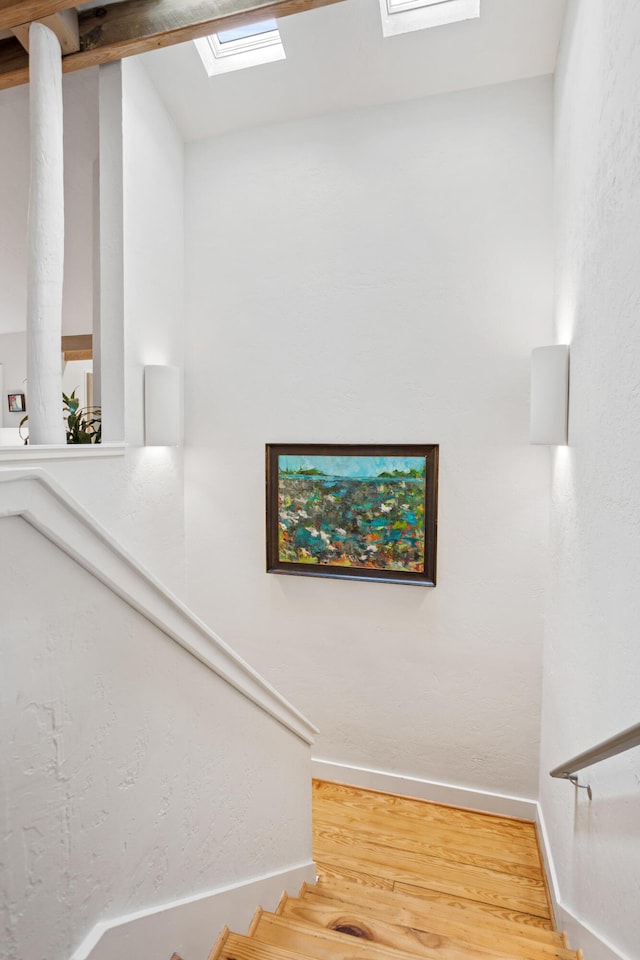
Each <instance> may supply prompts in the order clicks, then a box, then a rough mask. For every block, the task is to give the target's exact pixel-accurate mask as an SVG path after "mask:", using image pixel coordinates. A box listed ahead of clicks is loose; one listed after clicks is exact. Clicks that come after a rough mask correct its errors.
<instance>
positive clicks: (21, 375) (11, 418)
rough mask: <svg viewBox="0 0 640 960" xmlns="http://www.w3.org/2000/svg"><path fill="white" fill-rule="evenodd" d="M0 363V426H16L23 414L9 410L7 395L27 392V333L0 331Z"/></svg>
mask: <svg viewBox="0 0 640 960" xmlns="http://www.w3.org/2000/svg"><path fill="white" fill-rule="evenodd" d="M0 364H2V372H3V385H2V387H1V391H0V401H2V416H1V417H0V426H4V427H17V426H19V424H20V421H21V420H22V418H23V416H24V414H22V413H11V412H10V411H9V406H8V401H7V395H8V394H9V393H24V394H25V397H26V394H27V383H26V380H27V335H26V333H24V332H21V333H0Z"/></svg>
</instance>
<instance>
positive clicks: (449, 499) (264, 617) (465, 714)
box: [185, 79, 552, 796]
mask: <svg viewBox="0 0 640 960" xmlns="http://www.w3.org/2000/svg"><path fill="white" fill-rule="evenodd" d="M551 127H552V113H551V83H550V81H549V80H548V79H538V80H533V81H524V82H519V83H514V84H507V85H503V86H498V87H493V88H484V89H481V90H475V91H471V92H466V93H460V94H453V95H447V96H439V97H433V98H431V99H425V100H419V101H414V102H411V103H404V104H399V105H393V106H384V107H380V108H375V109H370V110H362V111H356V112H345V113H341V114H335V115H332V116H330V117H326V118H322V119H315V120H309V121H304V122H299V123H291V124H286V125H282V126H275V127H262V128H259V129H255V130H251V131H248V132H244V133H239V134H234V135H229V136H225V137H221V138H218V139H214V140H210V141H207V142H201V143H197V144H192V145H190V146H189V147H188V151H187V181H186V182H187V191H186V196H187V221H186V222H187V243H186V249H187V304H188V306H187V310H188V320H187V351H186V353H187V370H186V401H187V441H188V448H187V454H186V465H185V469H186V474H185V477H186V480H185V496H186V516H187V546H188V550H187V553H188V582H189V591H190V597H189V599H190V603H191V605H192V606H193V608H194V609H195V610H197V611H199V612H200V613H201V614H202V615H203V616H204V618H205V620H207V622H210V623H212V624H215V628H216V630H219V631H220V633H221V634H222V636H223V637H224V638H225V639H226V640H227V642H229V643H230V644H231V645H232V646H234V647H235V648H236V649H237V650H238V651H239V652H241V654H242V655H243V656H245V657H246V659H248V661H249V662H250V663H252V664H254V665H255V666H256V667H257V668H258V669H259V670H260V672H261V673H263V675H265V676H266V677H267V678H268V679H270V680H271V681H272V682H273V683H274V685H275V686H276V687H277V688H278V689H279V690H281V692H282V693H283V694H284V695H285V696H287V697H288V698H289V699H291V700H292V701H293V702H294V703H295V704H296V705H297V706H298V707H299V708H300V709H301V710H303V712H305V713H306V714H307V715H308V716H310V717H311V718H312V719H313V720H314V722H315V723H316V724H317V725H318V726H319V727H320V730H321V736H320V738H319V739H318V741H317V744H316V748H315V755H316V756H320V757H324V758H327V759H331V760H335V761H342V762H345V763H353V764H360V765H364V766H373V767H376V768H379V769H383V770H387V771H393V772H402V773H406V774H412V775H416V776H422V777H426V778H432V779H440V780H446V781H451V782H453V783H456V784H460V785H468V786H474V787H478V788H481V789H489V790H494V791H504V792H510V793H515V794H519V795H525V796H534V795H535V794H536V790H537V770H538V734H539V697H540V676H541V642H542V641H541V629H542V628H541V589H542V584H543V579H544V563H545V559H546V546H547V503H548V501H547V498H548V473H547V469H548V468H547V460H548V455H547V452H546V451H544V450H540V449H534V448H532V447H530V446H529V445H528V442H527V441H528V370H529V354H530V350H531V348H532V347H534V346H537V345H539V344H540V343H541V342H543V343H544V342H548V341H549V338H550V337H551V333H552V252H551V234H552V217H551V139H552V138H551ZM266 441H272V442H273V441H290V442H305V441H306V442H321V441H324V442H328V441H335V442H358V441H360V442H372V441H378V442H385V443H393V442H395V443H399V442H403V441H404V442H438V443H440V444H441V451H440V454H441V474H440V527H439V530H440V533H439V538H440V539H439V558H438V576H439V579H438V586H437V587H436V588H435V589H434V590H428V589H421V588H416V587H407V586H400V585H395V584H394V585H385V584H369V583H357V582H344V581H343V582H340V581H331V580H321V579H307V578H296V577H278V576H273V575H269V576H268V575H266V574H265V572H264V566H265V560H264V533H263V529H264V444H265V442H266Z"/></svg>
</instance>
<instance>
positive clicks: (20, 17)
mask: <svg viewBox="0 0 640 960" xmlns="http://www.w3.org/2000/svg"><path fill="white" fill-rule="evenodd" d="M77 4H78V0H0V30H12V29H13V28H14V27H19V26H20V25H21V24H23V23H31V21H32V20H42V19H43V17H50V16H52V15H53V14H54V13H59V12H60V11H61V10H70V9H71V7H75V6H77Z"/></svg>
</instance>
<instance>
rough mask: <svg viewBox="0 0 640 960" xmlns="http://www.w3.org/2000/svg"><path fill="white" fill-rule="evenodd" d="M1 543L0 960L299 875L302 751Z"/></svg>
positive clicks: (51, 551) (88, 596) (99, 604)
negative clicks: (265, 878) (232, 887)
mask: <svg viewBox="0 0 640 960" xmlns="http://www.w3.org/2000/svg"><path fill="white" fill-rule="evenodd" d="M0 528H1V529H0V559H1V562H2V569H3V575H2V579H1V580H0V607H1V609H2V633H1V637H0V644H1V647H2V650H1V655H2V662H3V665H4V666H3V669H2V671H1V674H0V703H1V708H2V718H1V719H2V731H3V736H2V738H1V743H0V752H1V757H0V766H1V768H2V795H3V801H2V811H3V812H2V818H3V819H2V829H1V831H0V860H1V861H2V864H3V870H2V879H1V881H0V888H1V896H0V900H1V901H2V904H3V911H4V916H3V921H2V930H3V940H2V956H3V957H6V958H7V960H35V958H36V957H46V958H47V960H68V957H69V956H70V954H71V953H72V952H73V950H74V949H75V948H77V947H78V946H79V944H80V942H81V941H82V940H83V938H84V937H85V936H86V935H87V934H88V933H89V931H90V930H91V929H92V927H93V926H94V924H95V923H96V922H98V921H99V920H109V919H115V918H118V917H120V916H121V915H123V914H129V913H133V912H135V911H136V910H140V909H147V908H149V907H152V906H156V905H161V904H165V903H168V902H171V901H173V900H175V899H181V898H184V897H187V896H191V895H195V894H198V893H204V892H206V891H207V890H211V889H214V888H217V887H219V886H223V885H224V884H229V883H233V882H236V881H240V880H244V879H249V878H253V877H256V876H260V875H261V874H265V873H269V872H273V871H276V870H278V869H280V868H286V867H289V866H291V865H292V864H298V863H300V862H301V861H303V860H307V859H309V858H310V856H311V850H310V795H309V794H310V781H309V776H308V747H307V746H306V744H304V743H303V742H302V741H301V740H299V739H298V738H297V737H295V736H294V735H293V734H291V733H290V732H288V731H287V730H285V729H284V727H281V726H280V725H279V724H278V723H277V722H276V721H274V720H272V719H270V718H269V717H267V716H266V715H265V714H264V713H262V712H261V711H260V710H259V709H258V708H257V707H255V706H254V705H253V704H251V703H250V702H249V701H247V700H246V699H244V698H243V697H242V696H241V695H240V694H239V693H237V692H236V691H234V690H233V689H232V688H230V687H229V686H228V685H227V684H225V683H224V682H223V681H222V680H219V679H218V678H217V677H215V676H214V674H212V673H211V671H210V670H208V669H207V668H206V667H204V666H203V665H202V664H201V663H199V662H198V661H197V660H196V659H194V658H193V657H192V656H190V655H189V654H188V653H187V652H186V651H185V650H183V649H182V648H181V647H179V646H178V645H177V644H175V643H174V642H173V641H171V640H169V639H168V638H167V637H166V636H164V634H162V633H160V632H159V631H158V630H157V629H156V628H155V627H154V626H152V625H151V624H150V623H149V622H148V621H147V620H145V619H143V618H142V617H141V616H140V615H139V614H138V613H136V612H135V611H133V610H132V609H131V608H130V607H128V606H127V605H126V604H124V603H123V602H122V601H121V600H119V599H118V598H117V597H115V596H114V595H113V594H112V593H110V592H109V590H108V589H107V588H106V587H104V586H103V585H102V584H100V583H99V582H98V581H97V580H95V579H94V578H93V577H92V576H91V575H90V574H89V573H87V572H86V571H85V570H84V569H83V568H81V567H80V566H78V565H77V564H76V563H74V561H72V560H71V559H69V558H68V557H67V556H66V555H65V554H63V553H61V552H60V551H59V550H58V549H57V548H56V547H54V546H53V545H52V544H50V543H49V542H48V541H47V540H45V539H44V538H43V537H42V536H41V535H40V534H39V533H37V532H36V531H34V530H33V529H32V528H31V527H30V526H28V525H27V524H26V523H25V522H24V521H23V520H21V519H18V518H9V519H4V520H1V519H0ZM34 597H37V603H34ZM283 782H284V783H286V785H287V788H286V790H283V789H282V784H283ZM218 932H219V931H218V930H216V929H215V928H214V927H213V924H212V928H211V945H213V942H214V941H215V938H216V936H217V933H218ZM165 946H166V955H167V956H168V955H169V953H170V952H171V950H172V948H173V945H172V944H171V943H170V942H166V944H165ZM136 956H139V957H140V960H154V958H155V957H156V956H157V953H155V952H151V953H149V951H146V952H145V950H139V951H138V952H137V953H136ZM185 960H199V957H197V956H195V957H194V956H186V957H185Z"/></svg>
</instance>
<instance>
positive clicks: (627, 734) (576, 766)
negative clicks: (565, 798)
mask: <svg viewBox="0 0 640 960" xmlns="http://www.w3.org/2000/svg"><path fill="white" fill-rule="evenodd" d="M638 746H640V723H636V724H634V725H633V726H632V727H627V729H626V730H622V731H621V733H617V734H616V735H615V736H614V737H609V739H608V740H603V741H602V743H599V744H598V745H597V746H595V747H591V749H590V750H584V751H583V752H582V753H579V754H578V755H577V756H576V757H572V758H571V760H567V761H566V763H561V764H560V766H558V767H555V768H554V769H553V770H552V771H551V772H550V774H549V776H551V777H560V778H561V779H564V780H570V781H571V783H573V784H574V785H575V786H576V787H580V788H583V789H585V790H586V791H587V793H588V794H589V799H591V787H590V786H587V785H586V784H582V783H578V778H577V777H576V775H575V774H576V773H577V772H578V770H584V768H585V767H592V766H593V764H594V763H600V761H601V760H607V759H608V758H609V757H615V756H616V754H618V753H624V752H625V750H631V748H632V747H638Z"/></svg>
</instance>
